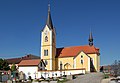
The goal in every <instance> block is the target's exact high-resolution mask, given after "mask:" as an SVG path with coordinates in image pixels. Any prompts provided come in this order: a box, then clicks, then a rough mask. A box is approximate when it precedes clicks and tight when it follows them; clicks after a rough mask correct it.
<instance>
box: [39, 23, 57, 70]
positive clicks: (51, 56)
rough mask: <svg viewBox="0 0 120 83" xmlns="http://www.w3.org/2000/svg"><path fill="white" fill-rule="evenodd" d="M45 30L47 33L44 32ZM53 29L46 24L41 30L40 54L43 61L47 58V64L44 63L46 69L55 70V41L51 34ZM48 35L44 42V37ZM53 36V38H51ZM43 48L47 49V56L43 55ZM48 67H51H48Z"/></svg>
mask: <svg viewBox="0 0 120 83" xmlns="http://www.w3.org/2000/svg"><path fill="white" fill-rule="evenodd" d="M46 31H47V35H46V34H45V33H46ZM53 33H55V32H53V30H49V28H48V26H47V25H46V26H45V28H44V30H43V31H42V39H41V40H42V43H41V46H42V52H41V56H42V59H43V60H44V61H45V60H47V63H48V64H47V65H46V69H47V70H55V55H56V42H53V39H54V41H56V40H55V39H56V38H55V35H54V36H53ZM46 36H47V37H48V41H47V42H45V37H46ZM53 37H54V38H53ZM44 50H48V56H44ZM50 67H51V68H52V69H50Z"/></svg>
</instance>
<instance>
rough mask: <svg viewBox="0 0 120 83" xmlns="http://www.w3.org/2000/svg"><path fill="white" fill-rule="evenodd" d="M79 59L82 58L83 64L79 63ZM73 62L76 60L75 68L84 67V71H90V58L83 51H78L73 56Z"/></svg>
mask: <svg viewBox="0 0 120 83" xmlns="http://www.w3.org/2000/svg"><path fill="white" fill-rule="evenodd" d="M81 56H83V57H81ZM81 60H83V64H81ZM75 62H76V69H78V68H85V69H86V71H90V58H89V57H88V56H87V55H86V54H85V53H84V52H80V53H79V54H78V55H77V56H76V57H75Z"/></svg>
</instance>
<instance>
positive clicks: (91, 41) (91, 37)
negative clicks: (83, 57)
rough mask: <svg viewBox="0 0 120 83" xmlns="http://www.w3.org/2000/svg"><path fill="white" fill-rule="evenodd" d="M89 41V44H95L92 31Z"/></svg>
mask: <svg viewBox="0 0 120 83" xmlns="http://www.w3.org/2000/svg"><path fill="white" fill-rule="evenodd" d="M88 41H89V45H90V46H93V36H92V32H90V34H89V39H88Z"/></svg>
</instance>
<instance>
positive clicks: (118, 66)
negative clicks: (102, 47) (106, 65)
mask: <svg viewBox="0 0 120 83" xmlns="http://www.w3.org/2000/svg"><path fill="white" fill-rule="evenodd" d="M111 70H112V71H113V72H112V73H113V74H114V75H115V76H118V75H120V60H115V61H114V63H113V64H112V65H111Z"/></svg>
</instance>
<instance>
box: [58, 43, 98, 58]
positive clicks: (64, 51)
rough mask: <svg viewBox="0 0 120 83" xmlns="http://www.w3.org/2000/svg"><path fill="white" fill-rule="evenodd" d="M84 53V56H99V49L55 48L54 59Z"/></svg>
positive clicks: (83, 47)
mask: <svg viewBox="0 0 120 83" xmlns="http://www.w3.org/2000/svg"><path fill="white" fill-rule="evenodd" d="M81 51H83V52H85V53H86V54H99V48H95V47H94V46H89V45H86V46H72V47H64V48H57V53H56V57H59V58H63V57H75V56H77V54H78V53H79V52H81Z"/></svg>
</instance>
